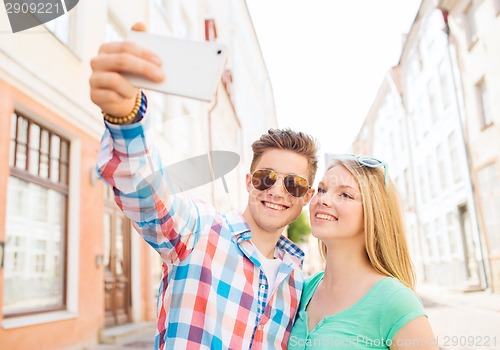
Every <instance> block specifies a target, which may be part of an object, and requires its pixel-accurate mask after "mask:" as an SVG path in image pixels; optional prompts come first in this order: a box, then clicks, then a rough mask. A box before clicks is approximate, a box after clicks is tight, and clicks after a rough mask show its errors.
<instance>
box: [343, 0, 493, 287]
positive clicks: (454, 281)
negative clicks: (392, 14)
mask: <svg viewBox="0 0 500 350" xmlns="http://www.w3.org/2000/svg"><path fill="white" fill-rule="evenodd" d="M484 3H488V1H484ZM437 5H438V4H437V2H436V1H432V0H429V1H427V0H424V1H423V2H422V4H421V7H420V9H419V11H418V14H417V16H416V18H415V21H414V23H413V24H412V27H411V30H410V32H409V34H408V36H407V37H406V40H405V44H404V47H403V50H402V54H401V57H400V61H399V64H398V66H397V67H395V68H394V69H393V70H392V71H391V72H390V73H389V74H388V75H387V76H386V79H385V81H384V82H383V83H382V85H381V88H380V90H379V93H378V95H377V97H376V100H375V101H374V104H373V106H372V108H371V110H370V112H369V114H368V117H367V119H366V121H365V123H364V125H363V127H362V128H361V130H360V132H359V135H358V138H357V140H356V142H355V144H354V145H353V148H354V149H355V151H356V150H358V151H363V153H368V154H373V155H375V156H378V157H380V158H382V159H384V160H386V161H387V162H388V163H389V165H390V166H389V169H390V174H391V177H392V178H393V179H395V183H396V185H397V187H398V190H399V192H400V193H401V197H402V201H403V203H404V205H403V208H404V211H405V219H406V224H407V227H408V232H409V243H410V246H411V252H412V259H413V261H414V263H415V266H416V268H417V275H418V277H419V279H420V280H424V281H426V282H429V283H434V284H439V285H445V286H449V287H450V288H454V289H459V290H469V291H470V290H482V289H486V288H488V287H490V286H491V281H492V276H491V272H490V264H491V262H492V261H491V259H490V256H491V255H490V254H489V253H490V252H489V249H488V246H487V245H486V240H485V238H486V237H487V235H486V233H485V230H484V227H483V226H484V224H482V219H481V215H482V214H481V202H480V200H478V187H477V185H476V175H475V172H474V169H475V165H474V164H475V159H476V158H475V155H474V153H472V152H471V145H472V144H471V140H470V127H469V119H470V112H469V111H468V107H467V95H466V94H464V93H463V90H462V84H463V81H464V71H463V68H462V67H461V65H460V58H459V57H460V54H459V50H457V47H456V46H454V45H453V43H452V42H451V41H450V38H449V36H448V35H449V30H448V20H449V18H450V17H448V16H447V14H446V13H443V12H442V11H441V10H440V9H439V8H438V7H437ZM490 5H491V6H490ZM490 5H488V6H489V7H492V6H493V2H491V4H490ZM495 16H496V15H495ZM461 23H463V22H461ZM497 32H498V30H497ZM487 56H488V55H487ZM493 149H495V148H494V147H491V148H490V152H492V153H495V152H496V154H498V148H496V149H495V150H494V151H493ZM490 175H491V174H489V173H488V176H489V177H488V181H492V179H491V176H490ZM490 188H492V187H490ZM488 193H489V192H488ZM493 226H494V225H493ZM492 290H495V289H494V288H493V289H492Z"/></svg>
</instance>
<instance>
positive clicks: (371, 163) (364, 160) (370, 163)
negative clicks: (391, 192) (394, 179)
mask: <svg viewBox="0 0 500 350" xmlns="http://www.w3.org/2000/svg"><path fill="white" fill-rule="evenodd" d="M335 158H339V159H342V158H354V159H356V160H357V161H358V163H359V164H361V165H364V166H367V167H369V168H378V167H379V166H381V167H384V183H385V185H386V186H387V185H388V183H389V178H388V175H387V173H388V170H387V168H388V165H387V163H386V162H383V161H381V160H379V159H377V158H372V157H365V156H358V155H356V154H339V155H336V156H335Z"/></svg>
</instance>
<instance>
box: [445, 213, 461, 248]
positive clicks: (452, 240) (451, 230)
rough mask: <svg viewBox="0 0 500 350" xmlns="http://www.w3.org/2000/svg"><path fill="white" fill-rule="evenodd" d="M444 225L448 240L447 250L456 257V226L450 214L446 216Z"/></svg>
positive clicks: (454, 217) (454, 219) (454, 218)
mask: <svg viewBox="0 0 500 350" xmlns="http://www.w3.org/2000/svg"><path fill="white" fill-rule="evenodd" d="M446 223H447V226H448V238H449V249H450V253H451V254H452V255H456V254H457V253H458V244H457V237H458V232H457V225H456V216H455V215H454V214H453V213H452V212H450V213H448V214H447V215H446Z"/></svg>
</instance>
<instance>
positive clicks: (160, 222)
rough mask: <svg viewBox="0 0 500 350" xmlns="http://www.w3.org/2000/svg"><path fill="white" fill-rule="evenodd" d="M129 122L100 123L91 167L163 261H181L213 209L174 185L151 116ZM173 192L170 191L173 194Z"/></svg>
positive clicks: (210, 219) (212, 216) (209, 221)
mask: <svg viewBox="0 0 500 350" xmlns="http://www.w3.org/2000/svg"><path fill="white" fill-rule="evenodd" d="M140 113H142V114H143V116H144V117H143V118H142V119H141V120H140V121H139V122H137V123H134V124H130V125H115V124H111V123H107V122H105V123H106V130H105V132H104V135H103V138H102V140H101V148H100V151H99V156H98V160H97V167H96V168H97V172H98V174H99V176H100V178H101V179H102V180H104V182H106V183H107V184H108V185H110V186H112V187H113V190H114V195H115V202H116V203H117V204H118V206H119V207H120V208H121V209H122V211H123V212H124V213H125V215H126V216H127V217H128V218H129V219H131V220H132V222H133V225H134V227H135V228H136V230H137V231H138V232H139V233H140V234H141V235H142V237H143V238H144V240H145V241H146V242H147V243H148V244H149V245H151V246H152V247H153V248H154V249H155V250H157V251H158V252H159V253H160V255H161V256H162V258H163V260H164V261H165V263H167V264H168V265H169V264H173V263H176V262H178V261H182V260H183V259H184V258H186V257H187V256H188V255H189V253H190V252H191V250H192V248H193V247H194V245H195V244H196V242H197V240H198V237H199V235H200V234H202V233H203V232H204V231H205V230H207V231H208V230H209V228H210V227H211V225H212V223H213V221H214V219H215V217H216V212H215V209H214V208H213V207H212V206H209V205H207V204H205V203H201V202H198V201H194V200H192V199H190V198H189V197H188V196H187V195H186V194H185V193H183V192H182V191H179V190H175V189H176V185H175V184H174V183H173V182H172V180H171V178H170V177H169V175H168V173H167V172H166V171H165V168H164V167H163V162H162V159H161V157H160V154H159V152H158V149H157V148H156V147H155V145H154V142H153V137H154V135H153V134H154V130H153V127H152V125H151V124H152V121H151V119H152V118H150V117H148V115H147V113H145V106H141V111H140ZM173 193H175V194H173Z"/></svg>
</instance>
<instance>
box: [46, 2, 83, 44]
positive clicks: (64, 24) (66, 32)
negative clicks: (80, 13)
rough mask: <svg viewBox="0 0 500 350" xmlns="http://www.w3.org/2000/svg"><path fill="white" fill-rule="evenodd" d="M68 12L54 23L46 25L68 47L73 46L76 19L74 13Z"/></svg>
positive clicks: (53, 21)
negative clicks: (72, 35)
mask: <svg viewBox="0 0 500 350" xmlns="http://www.w3.org/2000/svg"><path fill="white" fill-rule="evenodd" d="M74 11H75V10H73V11H72V12H68V13H65V14H64V15H62V16H59V17H57V18H56V19H53V20H52V21H49V22H46V23H44V25H45V27H46V28H47V29H48V30H49V31H50V32H52V34H54V36H55V37H56V38H57V39H59V40H60V41H61V42H62V43H63V44H64V45H66V46H70V47H71V46H72V44H73V43H72V37H71V32H72V25H73V22H74V20H73V18H74V16H73V15H74V14H73V12H74Z"/></svg>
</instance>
